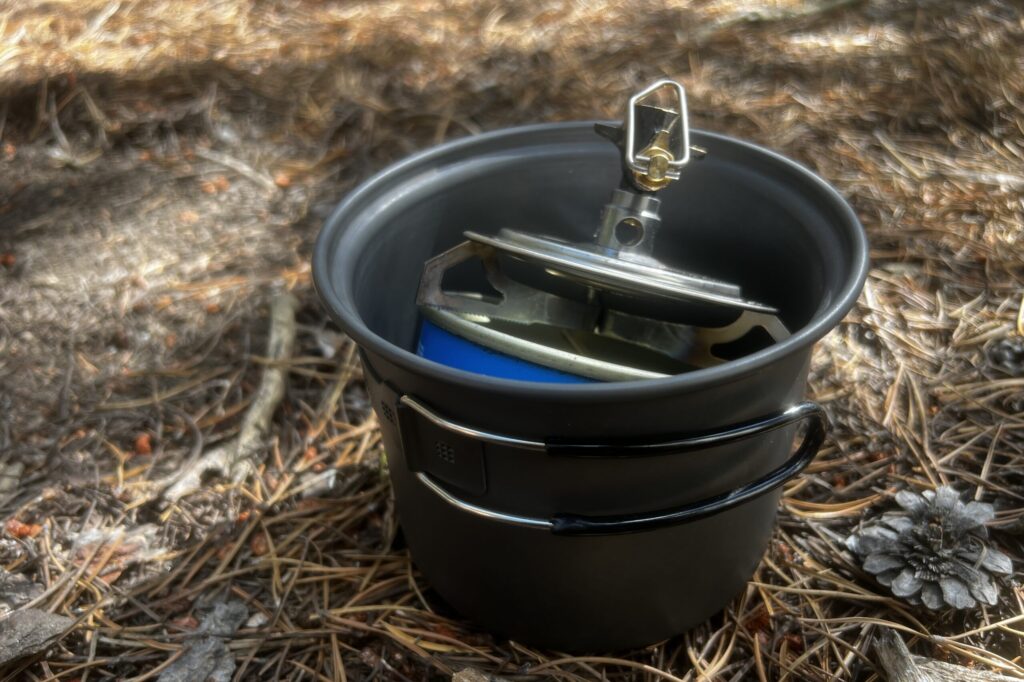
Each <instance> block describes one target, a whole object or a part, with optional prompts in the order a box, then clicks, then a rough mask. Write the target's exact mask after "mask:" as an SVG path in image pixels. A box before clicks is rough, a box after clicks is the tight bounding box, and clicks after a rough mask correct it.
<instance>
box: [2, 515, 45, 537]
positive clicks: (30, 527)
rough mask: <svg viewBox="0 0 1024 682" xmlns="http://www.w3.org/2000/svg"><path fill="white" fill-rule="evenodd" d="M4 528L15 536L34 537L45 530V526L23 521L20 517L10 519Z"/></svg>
mask: <svg viewBox="0 0 1024 682" xmlns="http://www.w3.org/2000/svg"><path fill="white" fill-rule="evenodd" d="M4 529H5V530H6V531H7V534H8V535H10V536H11V537H13V538H18V539H19V540H20V539H22V538H34V537H35V536H37V535H39V532H40V531H42V530H43V527H42V526H40V525H39V524H38V523H22V522H21V521H19V520H18V519H8V521H7V523H6V524H5V525H4Z"/></svg>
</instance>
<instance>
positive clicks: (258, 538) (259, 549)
mask: <svg viewBox="0 0 1024 682" xmlns="http://www.w3.org/2000/svg"><path fill="white" fill-rule="evenodd" d="M269 549H270V545H269V543H268V542H267V536H266V535H264V534H263V533H254V534H253V536H252V539H251V540H250V541H249V550H250V551H251V552H252V555H253V556H263V555H264V554H266V553H267V551H268V550H269Z"/></svg>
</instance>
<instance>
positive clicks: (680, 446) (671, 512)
mask: <svg viewBox="0 0 1024 682" xmlns="http://www.w3.org/2000/svg"><path fill="white" fill-rule="evenodd" d="M409 401H411V399H408V398H403V402H405V403H406V404H409ZM412 402H413V403H414V404H415V406H416V407H415V409H416V410H417V411H418V412H420V413H421V414H424V410H426V408H424V407H423V406H422V405H420V404H419V403H415V401H412ZM427 413H428V414H430V416H431V417H433V418H436V419H441V418H440V417H437V415H434V414H433V413H429V411H427ZM441 421H444V420H443V419H441ZM803 421H806V422H808V426H807V431H806V432H805V433H804V436H803V439H802V441H801V443H800V445H799V447H797V449H796V451H795V452H794V453H793V455H792V456H790V458H789V459H787V460H786V461H785V462H784V463H783V464H782V465H780V466H779V467H777V468H775V469H773V470H772V471H770V472H768V473H767V474H765V475H764V476H762V477H760V478H758V479H757V480H755V481H752V482H751V483H747V484H745V485H742V486H740V487H739V488H735V489H733V490H730V491H728V492H724V493H721V494H718V495H714V496H711V497H707V498H705V499H703V500H699V501H697V502H692V503H690V504H686V505H682V506H679V507H673V508H669V509H662V510H658V511H653V512H645V513H640V514H624V515H615V516H584V515H579V514H562V513H559V514H555V515H554V516H552V517H551V518H546V519H545V518H537V517H529V516H519V515H516V514H508V513H505V512H501V511H497V510H494V509H488V508H486V507H481V506H478V505H475V504H473V503H471V502H467V501H466V500H464V499H462V498H459V497H456V496H455V495H452V494H451V493H450V492H449V491H448V490H446V489H445V488H443V487H442V486H441V485H440V484H439V483H437V482H436V481H435V480H434V479H433V478H431V477H430V476H429V475H428V474H426V473H424V472H422V471H420V472H417V473H416V476H417V478H418V479H419V481H420V482H421V483H422V484H423V485H424V486H425V487H426V488H428V489H429V490H431V491H432V492H434V493H435V494H436V495H437V496H438V497H440V498H441V499H443V500H444V501H445V502H447V503H448V504H450V505H452V506H453V507H456V508H458V509H460V510H461V511H464V512H467V513H470V514H473V515H475V516H479V517H482V518H485V519H489V520H491V521H499V522H502V523H508V524H512V525H517V526H525V527H528V528H539V529H545V530H549V531H551V532H552V533H555V534H558V535H612V534H618V533H635V532H640V531H648V530H654V529H656V528H663V527H665V526H674V525H678V524H682V523H689V522H691V521H696V520H698V519H702V518H706V517H708V516H710V515H712V514H720V513H722V512H724V511H728V510H729V509H732V508H734V507H736V506H738V505H741V504H743V503H745V502H749V501H751V500H753V499H754V498H757V497H760V496H761V495H764V494H765V493H768V492H770V491H772V490H774V489H775V488H778V487H779V486H781V485H782V484H783V483H785V482H786V481H788V480H789V479H791V478H793V477H794V476H796V475H797V474H799V473H800V472H801V471H803V470H804V469H805V468H806V467H807V465H808V464H810V463H811V460H813V459H814V456H815V455H816V454H817V453H818V449H819V448H820V447H821V444H822V443H823V442H824V440H825V435H826V434H827V432H828V417H827V416H826V415H825V412H824V410H822V408H821V406H820V405H818V404H816V403H813V402H804V403H800V404H798V405H794V406H793V407H791V408H789V409H787V410H784V411H782V412H779V413H776V414H773V415H770V416H768V417H764V418H761V419H757V420H754V421H750V422H745V423H743V424H738V425H735V426H731V427H728V428H726V429H722V430H720V431H717V432H714V433H708V434H701V435H698V436H689V437H685V438H680V439H676V440H670V441H661V442H658V443H641V444H637V443H632V444H625V443H623V444H617V445H616V444H611V445H609V444H597V443H592V444H587V443H576V444H572V443H559V444H555V443H551V444H543V449H546V450H551V451H553V453H552V454H555V453H556V452H557V453H561V454H578V453H579V452H583V453H587V454H590V455H594V454H596V453H597V451H600V450H607V449H609V448H614V449H615V451H619V450H621V449H622V448H625V449H626V450H632V449H637V448H639V449H641V450H642V451H644V452H647V453H650V454H654V453H655V452H656V453H658V454H664V453H667V452H668V451H673V452H679V451H682V450H693V449H697V448H708V447H713V446H716V445H722V444H725V443H728V442H732V441H736V440H741V439H746V438H750V437H752V436H755V435H758V434H762V433H765V432H768V431H774V430H776V429H780V428H784V427H786V426H789V425H792V424H796V423H798V422H803ZM446 424H450V423H447V422H446ZM461 428H463V429H465V428H466V427H461ZM481 433H482V432H478V431H475V430H473V432H472V433H471V434H470V433H467V432H466V431H465V430H463V431H462V434H463V435H472V436H474V437H477V438H480V437H481ZM483 435H484V436H487V437H488V439H490V438H494V439H495V440H497V439H500V440H499V441H498V442H503V443H505V444H517V443H516V441H517V440H518V439H514V438H508V437H505V436H495V435H494V434H483ZM510 441H512V442H511V443H510ZM519 443H530V444H532V445H534V446H536V445H538V444H537V443H534V442H532V441H519ZM538 449H539V448H538Z"/></svg>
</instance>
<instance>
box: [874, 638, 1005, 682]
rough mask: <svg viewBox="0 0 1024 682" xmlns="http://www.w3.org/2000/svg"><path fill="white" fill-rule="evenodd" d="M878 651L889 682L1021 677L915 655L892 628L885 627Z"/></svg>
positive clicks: (995, 681)
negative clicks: (886, 628)
mask: <svg viewBox="0 0 1024 682" xmlns="http://www.w3.org/2000/svg"><path fill="white" fill-rule="evenodd" d="M875 654H876V655H877V656H878V662H879V663H880V664H881V665H882V669H883V670H884V671H885V676H886V679H887V680H889V682H1016V681H1017V680H1019V679H1020V678H1017V677H1007V676H1005V675H999V674H998V673H993V672H988V671H986V670H975V669H973V668H965V667H964V666H962V665H953V664H952V663H943V662H942V661H936V660H934V659H931V658H925V657H924V656H912V655H911V654H910V650H909V649H907V645H906V644H904V643H903V640H902V639H900V637H899V635H897V634H896V633H895V632H893V631H892V630H884V631H883V632H882V633H881V634H880V635H879V636H878V639H877V640H875Z"/></svg>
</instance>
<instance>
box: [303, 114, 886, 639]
mask: <svg viewBox="0 0 1024 682" xmlns="http://www.w3.org/2000/svg"><path fill="white" fill-rule="evenodd" d="M692 141H693V143H694V144H696V145H700V146H701V147H704V148H706V149H707V150H708V154H707V158H706V159H704V160H702V161H699V162H693V163H691V164H690V165H689V166H688V167H687V169H686V170H685V171H684V173H683V177H682V179H681V180H680V181H678V182H676V183H673V185H671V186H670V187H669V188H667V189H665V190H663V191H662V192H661V193H659V198H660V199H661V200H662V202H663V204H662V210H661V214H662V216H663V220H664V222H663V226H662V228H661V231H660V232H659V235H658V243H657V245H656V252H657V254H658V257H659V258H660V259H661V260H663V261H664V262H667V263H669V264H670V265H672V266H674V267H679V268H683V269H687V270H690V271H693V272H698V273H701V274H703V275H706V276H709V277H715V278H718V279H721V280H724V281H730V282H735V283H738V284H739V285H740V286H741V287H742V288H743V291H744V294H745V295H746V296H749V297H750V298H752V299H755V300H760V301H765V302H767V303H769V304H772V305H775V306H777V307H778V308H779V309H780V316H781V318H782V319H783V321H784V322H785V323H786V325H787V327H788V328H789V329H790V330H791V331H792V332H793V334H792V336H791V337H790V338H788V339H786V340H785V341H783V342H781V343H778V344H776V345H773V346H770V347H768V348H766V349H763V350H760V351H758V352H755V353H753V354H749V355H746V356H743V357H740V358H739V359H736V360H732V361H730V362H727V363H725V364H722V365H718V366H715V367H711V368H706V369H700V370H697V371H694V372H689V373H685V374H680V375H677V376H672V377H668V378H663V379H649V380H643V381H625V382H611V383H587V384H559V383H540V382H528V381H519V380H511V379H502V378H494V377H488V376H483V375H479V374H474V373H470V372H466V371H463V370H458V369H454V368H452V367H448V366H445V365H442V364H438V363H436V362H433V361H430V360H426V359H424V358H422V357H420V356H418V355H416V353H415V348H416V342H417V336H418V330H419V325H420V323H421V320H420V318H419V315H418V312H417V308H416V303H415V299H416V290H417V286H418V282H419V278H420V274H421V272H422V268H423V263H424V261H426V260H427V259H428V258H430V257H431V256H434V255H436V254H438V253H440V252H441V251H443V250H445V249H448V248H451V247H452V246H454V245H455V244H457V243H458V242H460V241H461V240H462V233H463V231H465V230H475V231H478V232H482V233H494V232H497V230H499V229H500V228H502V227H513V228H518V229H526V230H530V231H534V232H537V233H540V234H547V235H553V236H556V237H561V238H564V239H568V240H571V241H586V240H588V239H590V238H591V237H592V234H593V232H594V229H595V226H596V223H597V220H598V216H600V213H601V208H602V206H603V204H604V203H605V202H606V201H607V198H608V196H609V193H610V192H611V190H612V188H614V187H615V186H617V184H618V182H619V173H620V162H619V158H618V156H617V153H616V149H615V148H614V147H613V146H612V145H610V144H608V142H607V141H605V140H603V139H601V138H600V137H598V136H597V135H596V134H595V133H594V131H593V123H592V122H579V123H561V124H550V125H538V126H530V127H524V128H515V129H509V130H500V131H497V132H493V133H489V134H485V135H479V136H475V137H469V138H465V139H460V140H457V141H454V142H449V143H446V144H443V145H441V146H438V147H435V148H433V149H429V150H427V151H425V152H422V153H419V154H417V155H415V156H413V157H411V158H408V159H406V160H404V161H402V162H400V163H397V164H395V165H393V166H391V167H389V168H387V169H385V170H384V171H383V172H381V173H379V174H378V175H376V176H375V177H373V178H371V179H370V180H368V181H366V182H365V183H363V184H362V185H361V186H360V187H359V188H358V189H356V190H355V191H353V192H352V193H351V194H350V195H349V196H348V197H347V198H345V200H344V201H343V202H342V203H341V204H340V205H339V206H338V207H337V209H336V210H335V211H334V213H333V214H332V215H331V216H330V218H329V219H328V221H327V223H326V225H325V226H324V228H323V230H322V232H321V233H320V235H319V238H318V240H317V242H316V245H315V248H314V252H313V276H314V281H315V284H316V288H317V291H318V292H319V294H320V296H321V298H322V300H323V302H324V304H325V306H326V307H327V309H328V310H329V312H330V314H331V316H332V317H333V318H334V319H335V320H336V321H337V323H338V324H339V325H340V326H341V328H342V329H343V330H344V331H345V332H346V333H347V334H349V335H350V336H351V337H352V338H353V339H354V340H355V342H356V343H357V344H358V345H359V348H360V354H361V358H362V362H363V367H364V369H365V378H366V382H367V386H368V388H369V392H370V395H371V397H372V400H373V403H374V409H375V410H376V411H377V414H378V416H379V420H380V424H381V430H382V434H383V442H384V447H385V451H386V454H387V457H388V463H389V471H390V476H391V481H392V485H393V487H394V492H395V502H396V505H397V509H398V514H399V521H400V523H401V526H402V528H403V531H404V535H405V538H406V540H407V542H408V546H409V548H410V551H411V554H412V558H413V560H414V561H415V562H416V564H417V565H418V566H419V568H420V569H421V571H422V573H423V575H424V576H425V577H426V579H427V580H428V581H429V583H430V585H431V586H432V587H433V588H434V589H435V590H436V592H437V593H438V594H439V595H440V596H441V597H443V598H444V599H445V600H446V601H447V602H448V603H449V604H450V605H451V606H453V607H454V608H455V609H457V610H458V611H460V612H462V613H463V614H465V615H466V616H467V617H469V618H471V619H472V620H474V621H476V622H477V623H478V624H480V625H481V626H483V627H485V628H488V629H490V630H491V631H493V632H496V633H498V634H501V635H507V636H509V637H512V638H515V639H518V640H521V641H524V642H528V643H531V644H535V645H542V646H548V647H552V648H555V649H559V650H563V651H571V652H583V651H608V650H614V649H623V648H629V647H634V646H641V645H647V644H651V643H653V642H656V641H659V640H661V639H663V638H666V637H669V636H672V635H675V634H677V633H680V632H682V631H685V630H686V629H687V628H689V627H692V626H694V625H696V624H698V623H700V622H702V621H703V620H704V619H706V618H708V617H709V616H711V615H712V614H714V613H715V612H716V611H718V610H720V609H721V608H722V607H723V606H725V605H726V604H727V603H728V602H729V601H730V600H731V599H732V598H733V597H734V596H736V595H737V593H739V592H740V591H741V590H742V589H743V587H744V585H745V583H746V581H747V580H748V579H749V578H750V576H751V574H752V573H753V571H754V570H755V568H756V566H757V564H758V562H759V561H760V559H761V557H762V555H763V553H764V550H765V547H766V545H767V543H768V541H769V539H770V537H771V533H772V528H773V525H774V521H775V517H776V508H777V504H778V501H779V497H780V495H781V485H782V483H784V482H785V481H786V480H788V479H789V478H791V477H792V476H794V475H796V474H797V473H798V472H799V471H800V470H801V469H802V468H803V467H804V466H806V465H807V463H808V462H809V461H810V460H811V458H812V457H813V456H814V454H815V452H816V451H817V449H818V446H819V445H820V443H821V441H822V440H823V439H824V437H825V429H826V423H825V418H824V415H823V412H822V410H821V409H820V408H819V407H818V406H816V405H814V404H812V403H807V402H805V401H804V400H803V397H804V391H805V383H806V375H807V369H808V363H809V359H810V354H811V348H812V345H813V344H814V343H815V342H816V341H817V340H818V339H820V338H821V337H822V336H824V335H825V334H826V333H827V332H828V331H829V330H830V329H832V328H833V327H835V326H836V325H837V324H838V323H839V321H840V320H841V319H842V318H843V316H844V315H845V314H846V313H847V311H849V309H850V307H851V306H852V305H853V304H854V301H855V300H856V298H857V296H858V295H859V293H860V290H861V288H862V286H863V283H864V278H865V275H866V271H867V265H868V250H867V243H866V239H865V236H864V232H863V228H862V227H861V225H860V223H859V222H858V220H857V218H856V216H855V215H854V213H853V211H852V210H851V209H850V207H849V206H848V205H847V204H846V202H845V201H844V200H843V199H842V198H841V197H840V196H839V194H837V193H836V191H835V190H833V189H832V188H831V187H830V186H829V185H827V184H826V183H825V182H824V181H822V180H821V179H820V178H818V177H817V176H816V175H814V174H813V173H811V172H810V171H808V170H807V169H805V168H803V167H802V166H800V165H798V164H796V163H794V162H792V161H790V160H788V159H786V158H783V157H782V156H779V155H777V154H775V153H772V152H770V151H768V150H766V149H763V148H761V147H757V146H755V145H752V144H748V143H746V142H741V141H739V140H736V139H732V138H729V137H725V136H721V135H716V134H712V133H706V132H697V131H694V132H693V136H692ZM460 276H463V275H460ZM464 276H466V277H470V278H472V277H473V273H469V274H467V275H464ZM801 423H803V424H806V428H804V429H802V430H801V429H800V428H799V426H800V424H801ZM798 436H799V438H798Z"/></svg>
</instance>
